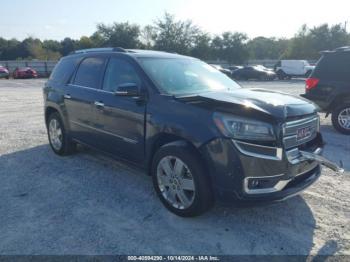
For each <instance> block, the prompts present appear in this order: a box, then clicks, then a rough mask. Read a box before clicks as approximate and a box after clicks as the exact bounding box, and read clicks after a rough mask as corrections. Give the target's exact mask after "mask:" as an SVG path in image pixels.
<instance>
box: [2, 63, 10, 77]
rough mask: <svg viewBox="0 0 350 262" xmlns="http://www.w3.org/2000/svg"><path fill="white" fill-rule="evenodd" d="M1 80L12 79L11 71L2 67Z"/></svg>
mask: <svg viewBox="0 0 350 262" xmlns="http://www.w3.org/2000/svg"><path fill="white" fill-rule="evenodd" d="M0 78H6V79H9V78H10V74H9V71H8V70H7V68H6V67H3V66H0Z"/></svg>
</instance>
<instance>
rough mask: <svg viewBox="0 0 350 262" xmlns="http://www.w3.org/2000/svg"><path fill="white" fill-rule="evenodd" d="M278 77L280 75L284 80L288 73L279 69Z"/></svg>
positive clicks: (280, 78)
mask: <svg viewBox="0 0 350 262" xmlns="http://www.w3.org/2000/svg"><path fill="white" fill-rule="evenodd" d="M277 77H278V79H279V80H284V79H286V77H287V75H286V73H285V72H283V71H282V70H278V71H277Z"/></svg>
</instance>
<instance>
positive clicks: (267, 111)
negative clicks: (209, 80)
mask: <svg viewBox="0 0 350 262" xmlns="http://www.w3.org/2000/svg"><path fill="white" fill-rule="evenodd" d="M178 98H179V99H180V100H182V101H185V102H187V103H192V104H195V105H201V106H205V107H210V108H211V109H212V110H215V111H223V112H230V113H239V114H242V113H247V114H252V115H256V114H264V115H265V116H270V117H272V118H274V119H276V118H278V119H280V120H281V119H282V120H285V119H287V118H294V117H300V116H303V115H309V114H314V113H316V112H317V111H318V108H317V106H316V105H315V104H313V103H312V102H310V101H308V100H306V99H304V98H301V97H297V96H292V95H288V94H284V93H280V92H274V91H269V90H265V89H247V88H241V89H235V90H233V91H230V92H207V93H201V94H196V95H193V96H186V97H178Z"/></svg>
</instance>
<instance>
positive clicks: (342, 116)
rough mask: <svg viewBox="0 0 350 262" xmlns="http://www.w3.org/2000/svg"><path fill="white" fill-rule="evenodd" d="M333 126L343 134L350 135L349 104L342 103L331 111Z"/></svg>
mask: <svg viewBox="0 0 350 262" xmlns="http://www.w3.org/2000/svg"><path fill="white" fill-rule="evenodd" d="M332 124H333V127H334V128H335V129H336V130H337V131H338V132H340V133H342V134H344V135H350V104H343V105H340V106H339V107H337V108H336V109H334V110H333V112H332Z"/></svg>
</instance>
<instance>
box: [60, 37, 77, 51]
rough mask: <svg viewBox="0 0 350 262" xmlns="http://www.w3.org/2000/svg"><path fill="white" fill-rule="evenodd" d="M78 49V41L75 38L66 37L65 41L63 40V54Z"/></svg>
mask: <svg viewBox="0 0 350 262" xmlns="http://www.w3.org/2000/svg"><path fill="white" fill-rule="evenodd" d="M76 49H77V43H76V41H75V40H73V39H71V38H69V37H66V38H65V39H63V41H61V51H60V53H61V54H62V55H63V56H66V55H68V54H69V53H71V52H73V51H74V50H76Z"/></svg>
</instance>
